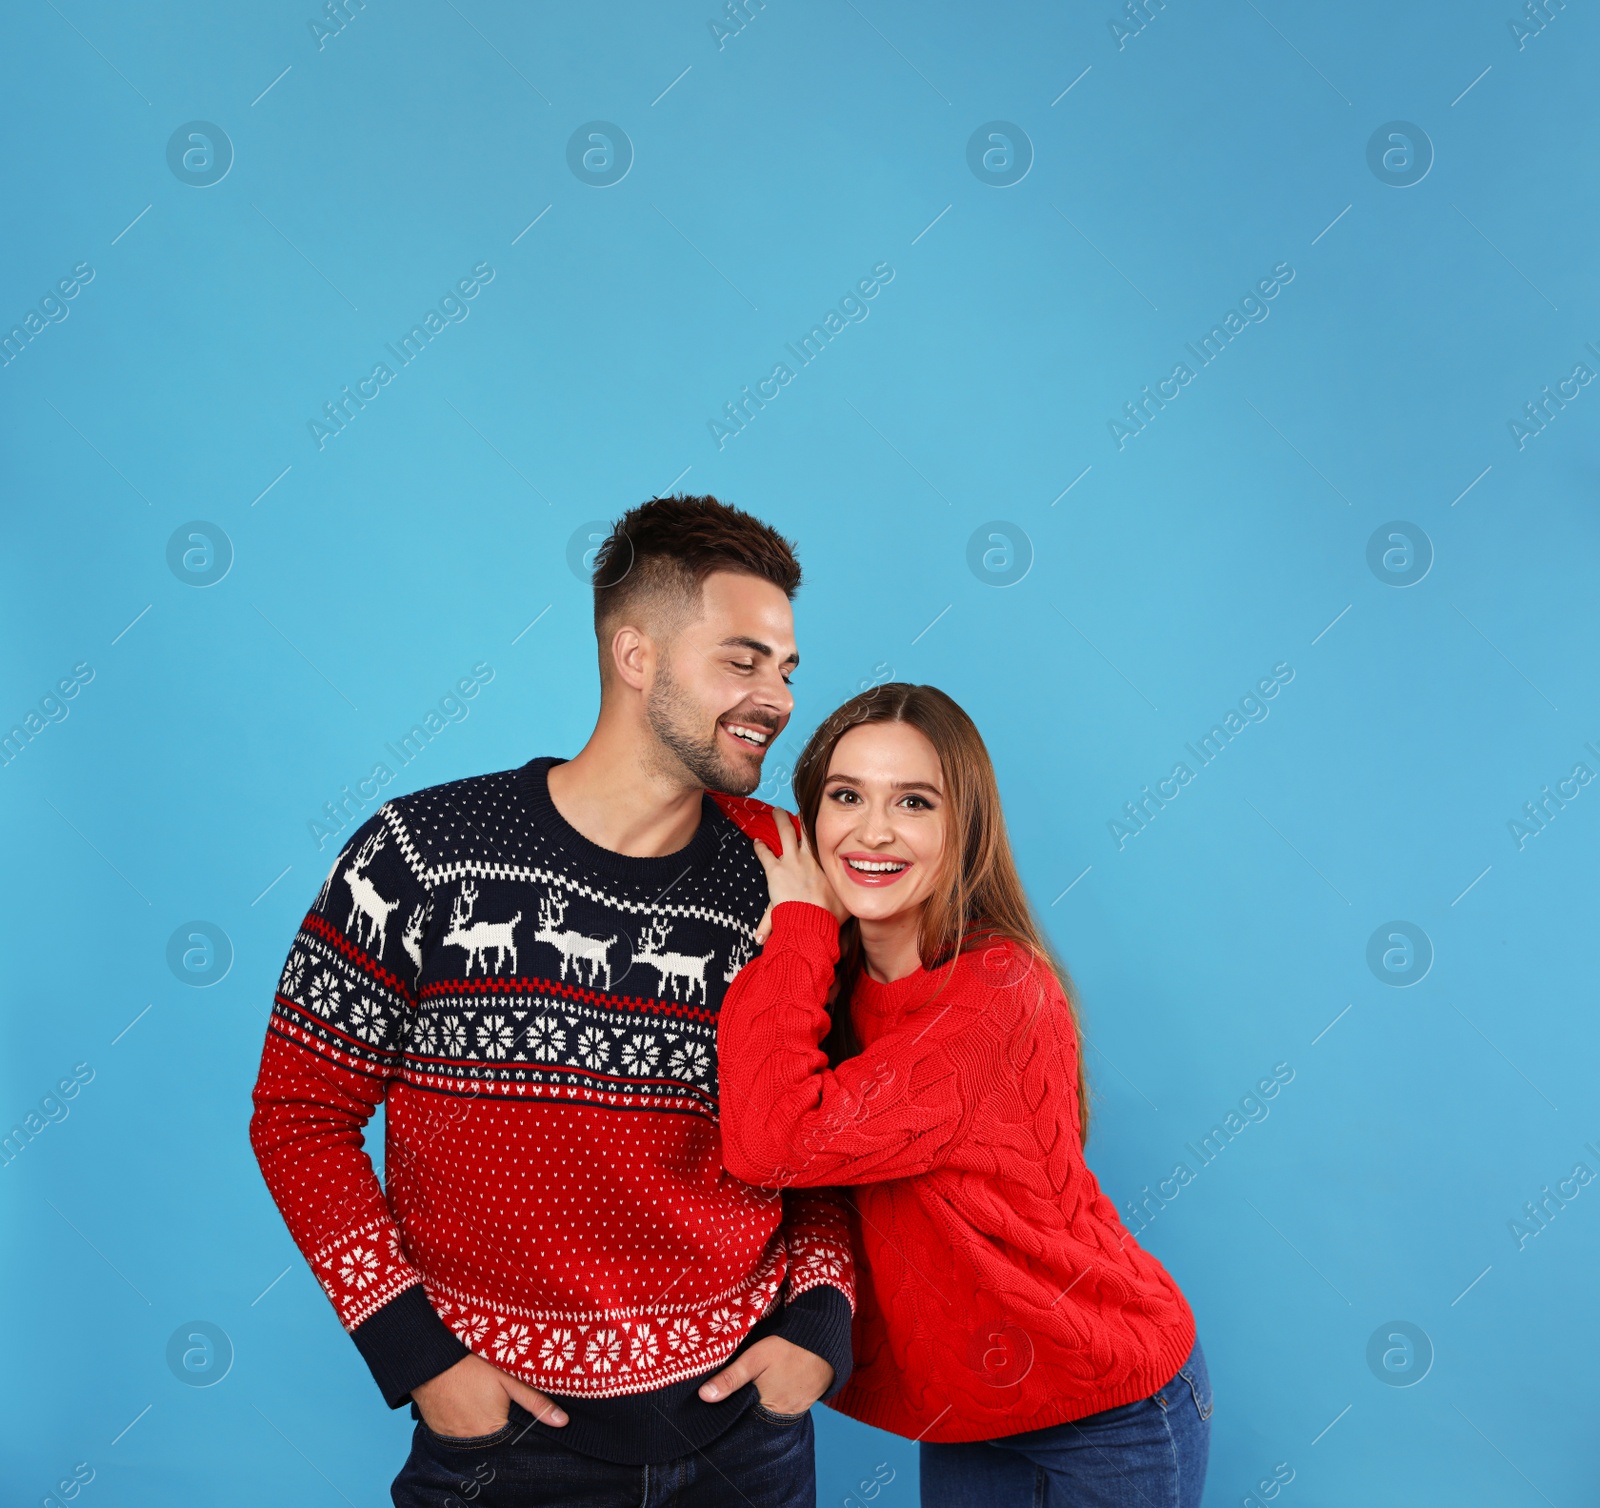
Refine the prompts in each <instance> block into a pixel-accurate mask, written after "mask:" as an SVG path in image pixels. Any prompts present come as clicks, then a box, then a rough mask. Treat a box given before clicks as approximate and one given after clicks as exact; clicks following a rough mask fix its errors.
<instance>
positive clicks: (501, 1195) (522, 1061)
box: [250, 759, 854, 1461]
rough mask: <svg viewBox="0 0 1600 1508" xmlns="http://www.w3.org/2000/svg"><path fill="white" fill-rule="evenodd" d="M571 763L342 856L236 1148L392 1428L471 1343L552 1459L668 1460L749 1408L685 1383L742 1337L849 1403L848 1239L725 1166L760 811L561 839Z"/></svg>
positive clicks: (438, 793)
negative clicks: (390, 1409)
mask: <svg viewBox="0 0 1600 1508" xmlns="http://www.w3.org/2000/svg"><path fill="white" fill-rule="evenodd" d="M555 763H557V761H555V760H552V759H536V760H533V761H532V762H531V763H529V764H527V765H525V766H523V767H522V768H521V769H518V770H509V771H505V772H502V773H499V774H494V775H485V776H478V777H475V778H472V779H468V780H461V781H456V782H453V783H451V784H448V785H441V786H435V787H432V788H431V789H428V790H424V791H419V792H417V793H416V794H414V795H411V796H405V797H401V798H400V799H398V800H395V801H391V802H389V803H388V804H387V805H385V806H384V807H382V808H381V809H380V810H379V811H378V812H377V813H376V814H375V815H374V816H373V817H372V818H371V819H370V820H368V821H367V822H366V823H365V824H364V825H363V826H362V827H361V828H360V829H359V830H358V831H357V832H356V833H355V834H354V836H353V837H352V838H351V839H350V841H349V843H348V844H347V845H346V846H345V848H344V850H343V852H342V853H341V854H340V855H339V858H338V859H337V860H336V861H335V863H334V866H333V869H332V870H331V871H330V872H329V874H328V877H327V879H326V880H325V881H324V882H323V886H322V889H321V892H320V893H319V894H318V896H317V898H316V901H315V903H314V904H313V906H312V907H311V910H310V912H309V913H308V914H307V916H306V918H305V920H304V922H302V924H301V926H300V930H299V933H298V935H297V937H296V938H295V941H294V946H293V947H292V949H291V950H290V953H289V957H288V961H287V963H286V964H285V966H284V970H283V975H282V978H281V981H280V983H279V986H278V992H277V1002H276V1006H275V1008H274V1010H273V1013H272V1018H271V1023H270V1025H269V1028H268V1031H267V1039H266V1046H265V1049H264V1051H263V1053H262V1059H261V1071H260V1076H259V1079H258V1081H257V1083H256V1088H255V1095H254V1099H255V1114H254V1116H253V1118H252V1120H251V1124H250V1138H251V1143H252V1145H253V1146H254V1148H255V1152H256V1156H257V1158H258V1159H259V1161H260V1164H261V1170H262V1173H263V1175H264V1176H265V1178H266V1181H267V1186H268V1188H269V1189H270V1190H271V1193H272V1197H273V1198H274V1199H275V1200H276V1202H277V1205H278V1208H279V1209H280V1210H281V1211H282V1213H283V1216H284V1219H285V1221H286V1222H287V1224H288V1226H289V1230H290V1232H291V1234H292V1235H293V1237H294V1239H295V1242H296V1244H297V1245H298V1246H299V1248H300V1250H301V1251H302V1253H303V1254H304V1255H305V1257H306V1260H307V1261H308V1262H309V1263H310V1264H311V1268H312V1270H313V1272H314V1273H315V1274H316V1277H317V1280H318V1281H319V1282H320V1283H321V1284H322V1286H323V1288H324V1290H325V1291H326V1292H327V1294H328V1296H329V1298H331V1299H332V1301H333V1304H334V1308H335V1309H336V1310H337V1311H338V1314H339V1318H340V1320H341V1321H342V1322H343V1323H344V1326H345V1328H346V1329H347V1330H348V1331H350V1333H351V1335H352V1336H353V1338H354V1339H355V1342H356V1345H357V1346H358V1347H359V1348H360V1350H361V1353H362V1355H363V1356H364V1357H365V1358H366V1361H367V1363H368V1365H369V1367H370V1368H371V1370H372V1373H373V1376H374V1377H375V1379H376V1380H377V1382H378V1385H379V1387H380V1388H381V1389H382V1391H383V1393H384V1396H385V1398H386V1399H387V1400H388V1401H389V1403H390V1404H391V1406H396V1407H398V1406H399V1405H400V1404H401V1403H403V1402H405V1401H406V1399H407V1398H408V1396H409V1394H410V1391H411V1389H412V1388H413V1387H415V1386H417V1385H418V1384H420V1383H422V1382H425V1381H427V1380H428V1379H429V1378H432V1377H435V1376H437V1375H438V1374H439V1373H440V1372H442V1371H444V1370H445V1369H446V1368H448V1367H450V1366H452V1365H453V1364H454V1363H455V1362H456V1361H458V1360H459V1359H460V1358H461V1357H462V1356H464V1355H465V1354H466V1353H467V1351H468V1350H471V1351H473V1352H475V1353H476V1354H477V1355H479V1356H481V1357H483V1358H484V1359H485V1360H487V1361H489V1362H492V1363H493V1364H494V1365H495V1366H497V1367H499V1368H501V1369H503V1370H504V1371H506V1372H509V1373H511V1374H512V1375H513V1376H516V1377H519V1378H521V1379H522V1380H523V1381H525V1382H527V1383H528V1384H530V1385H531V1386H533V1387H535V1388H538V1389H540V1390H542V1391H543V1392H546V1393H550V1394H553V1395H556V1396H558V1397H560V1398H561V1400H562V1403H563V1406H564V1407H565V1408H566V1410H567V1413H568V1414H569V1416H570V1418H571V1423H569V1424H568V1425H567V1426H566V1427H565V1428H563V1429H560V1430H552V1431H550V1433H551V1435H552V1437H553V1438H559V1439H560V1440H561V1441H562V1442H563V1443H564V1444H566V1445H568V1446H570V1447H572V1448H575V1449H578V1450H582V1451H585V1452H588V1453H590V1454H595V1455H600V1456H605V1457H607V1458H608V1459H613V1460H619V1459H632V1460H639V1461H647V1460H665V1459H669V1458H671V1457H675V1456H679V1455H682V1454H684V1453H685V1452H686V1451H688V1450H690V1449H693V1448H695V1447H696V1446H698V1445H702V1444H705V1443H707V1442H708V1441H709V1440H711V1439H713V1438H715V1437H716V1435H717V1434H719V1433H720V1432H721V1431H722V1430H723V1429H725V1428H727V1427H728V1425H730V1424H732V1423H733V1421H734V1419H735V1418H737V1416H738V1414H739V1413H740V1412H742V1409H743V1406H744V1405H745V1404H747V1403H748V1402H750V1401H752V1400H753V1398H754V1395H755V1390H754V1388H753V1386H751V1385H746V1387H745V1388H744V1389H743V1390H741V1391H742V1393H743V1394H745V1395H746V1396H745V1397H744V1398H743V1399H742V1400H741V1399H739V1398H738V1397H736V1398H734V1399H729V1400H726V1401H724V1402H723V1403H721V1404H706V1403H703V1402H702V1401H701V1400H700V1399H699V1398H698V1396H697V1394H696V1389H697V1387H698V1384H699V1382H700V1381H701V1380H703V1378H704V1377H705V1376H706V1375H707V1374H708V1373H710V1372H712V1371H714V1370H715V1369H716V1368H718V1367H719V1366H721V1365H722V1364H724V1363H725V1362H726V1361H727V1360H728V1358H729V1357H731V1356H732V1355H733V1354H734V1352H735V1351H736V1350H738V1349H739V1348H740V1347H741V1345H742V1344H744V1343H747V1342H748V1341H749V1340H751V1339H752V1338H753V1337H754V1336H756V1335H761V1334H768V1333H777V1334H781V1335H782V1336H784V1338H785V1339H787V1340H790V1341H792V1342H793V1343H794V1344H796V1345H800V1346H803V1347H805V1349H807V1350H810V1351H813V1352H815V1353H817V1354H818V1355H821V1356H823V1357H824V1358H825V1359H826V1360H828V1361H829V1362H831V1363H832V1364H833V1366H834V1370H835V1374H836V1375H835V1380H834V1388H835V1390H837V1389H838V1388H839V1387H842V1386H843V1385H844V1383H845V1381H846V1380H847V1378H848V1376H849V1371H850V1354H849V1331H850V1318H851V1311H852V1309H853V1305H854V1272H853V1266H852V1260H851V1250H850V1237H849V1230H848V1225H847V1220H846V1215H845V1211H844V1206H843V1205H842V1203H841V1202H840V1200H839V1197H838V1196H836V1195H834V1194H832V1193H828V1192H825V1191H811V1190H805V1191H792V1192H785V1193H782V1194H779V1193H777V1192H774V1191H771V1190H766V1189H759V1188H755V1187H752V1186H751V1185H749V1184H746V1183H742V1182H740V1181H739V1180H738V1179H736V1178H734V1177H732V1176H731V1175H730V1174H728V1173H727V1172H725V1171H724V1169H723V1165H722V1140H721V1132H720V1125H719V1121H720V1117H719V1109H718V1075H717V1055H716V1036H717V1016H718V1011H719V1009H720V1007H721V1004H722V997H723V994H724V992H725V991H726V990H727V987H728V984H729V983H730V982H731V981H732V979H733V977H734V976H735V975H736V974H737V973H738V971H739V969H740V968H741V967H742V966H743V965H744V964H745V963H747V962H748V961H749V960H750V958H751V956H752V955H753V953H754V951H755V940H754V928H755V926H756V924H757V922H758V921H759V919H760V917H761V913H762V911H763V910H764V908H765V905H766V882H765V876H764V875H763V873H762V870H761V867H760V864H759V862H758V861H757V859H756V857H755V853H754V851H753V848H752V846H751V843H750V841H749V839H748V838H747V837H746V836H745V833H744V830H742V828H741V825H740V824H742V825H743V828H744V829H749V830H752V831H754V830H757V829H759V828H760V827H761V826H763V825H770V823H771V821H772V818H771V816H770V813H769V809H767V808H765V807H762V806H760V804H759V803H755V802H748V801H738V800H733V799H729V798H717V799H715V800H714V799H712V798H711V797H709V796H708V797H707V798H706V799H705V801H704V804H703V810H702V815H701V821H700V826H699V829H698V830H697V832H696V833H695V836H694V838H693V840H692V841H691V842H690V843H689V845H688V846H687V847H686V848H684V849H682V850H680V851H679V852H677V853H674V854H670V855H666V856H664V857H660V858H630V857H626V856H624V855H621V854H616V853H613V852H611V851H609V850H607V849H603V848H600V847H599V846H597V845H596V844H594V843H591V842H590V841H589V840H588V839H586V838H585V837H584V836H583V835H582V834H581V833H579V832H577V831H576V830H575V829H574V828H573V827H572V826H571V825H570V824H568V823H567V822H566V821H565V820H564V819H563V818H562V817H561V815H560V813H559V812H558V811H557V810H556V808H555V806H554V804H553V803H552V801H551V799H550V793H549V785H548V781H547V778H546V777H547V773H548V770H549V768H550V766H551V765H552V764H555ZM719 801H720V802H721V803H722V805H719V804H718V802H719ZM724 807H726V809H727V810H726V811H725V810H724V809H723V808H724ZM729 813H732V814H733V815H732V816H731V817H730V815H729ZM735 819H736V820H735ZM380 1104H382V1105H383V1106H384V1109H385V1115H384V1133H385V1135H384V1149H385V1155H384V1175H385V1176H384V1183H383V1185H382V1186H380V1184H379V1182H378V1179H377V1177H376V1176H375V1174H374V1172H373V1166H372V1163H371V1161H370V1159H369V1158H368V1156H367V1153H366V1152H365V1151H364V1150H363V1146H362V1128H363V1127H364V1126H365V1125H366V1123H367V1121H368V1120H369V1118H370V1117H371V1116H372V1114H373V1112H374V1111H375V1110H376V1109H377V1107H378V1106H379V1105H380ZM758 1324H759V1326H760V1328H759V1330H758V1329H757V1326H758ZM536 1427H537V1428H538V1429H541V1430H544V1429H546V1428H547V1426H544V1425H538V1426H536Z"/></svg>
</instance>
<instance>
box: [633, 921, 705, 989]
mask: <svg viewBox="0 0 1600 1508" xmlns="http://www.w3.org/2000/svg"><path fill="white" fill-rule="evenodd" d="M670 930H671V924H670V923H669V922H666V921H652V922H651V923H650V925H649V926H648V927H646V928H645V930H644V933H643V935H642V936H641V937H640V939H639V945H638V947H636V948H635V949H634V950H633V957H634V961H635V962H636V963H647V964H649V965H650V967H651V968H652V969H654V970H655V971H656V974H657V975H658V976H659V978H658V981H657V985H656V988H657V990H658V991H659V992H660V993H661V994H662V995H665V994H666V993H667V992H668V990H669V988H670V990H671V993H672V998H673V999H674V1000H677V999H682V1000H683V1001H685V1002H686V1003H687V1002H688V1001H690V1000H692V999H694V992H695V990H696V989H697V988H698V990H699V991H700V1000H701V1003H702V1004H704V1002H705V998H706V965H707V964H708V963H709V962H710V961H711V959H712V957H713V955H712V954H710V953H706V954H704V955H696V954H692V953H663V952H662V951H661V948H662V945H663V944H664V943H665V942H666V940H667V934H668V932H669V931H670ZM680 980H681V981H682V985H681V988H682V994H681V995H680V993H679V989H680V984H679V981H680Z"/></svg>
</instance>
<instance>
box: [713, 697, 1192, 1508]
mask: <svg viewBox="0 0 1600 1508" xmlns="http://www.w3.org/2000/svg"><path fill="white" fill-rule="evenodd" d="M794 789H795V799H796V802H797V805H798V807H799V822H800V827H801V832H800V838H799V841H794V840H793V839H792V837H791V834H792V833H793V828H792V827H790V828H787V829H785V825H784V824H782V823H780V824H779V829H780V830H783V840H782V847H783V849H784V851H783V853H782V854H777V853H774V852H773V850H772V849H771V848H769V847H767V846H766V845H764V844H758V845H757V850H756V851H757V853H758V854H759V855H760V857H761V861H762V864H763V865H764V867H765V868H766V871H767V879H768V885H769V888H770V893H771V908H770V910H769V912H768V915H767V918H766V920H765V921H764V924H763V931H764V932H766V946H765V949H764V951H763V952H762V954H761V956H760V957H759V958H757V959H756V960H755V961H754V962H752V963H749V964H747V965H746V966H745V968H744V969H743V971H742V972H741V973H740V974H739V976H738V978H737V979H736V980H735V982H734V985H733V987H732V989H730V990H729V992H728V995H727V997H726V998H725V1000H724V1002H723V1006H722V1012H721V1017H720V1023H719V1026H718V1062H719V1072H720V1076H721V1085H722V1136H723V1161H724V1163H725V1165H726V1167H727V1169H728V1171H729V1172H731V1173H732V1174H733V1175H734V1176H735V1177H737V1178H742V1179H745V1180H747V1181H748V1182H751V1183H757V1184H766V1185H770V1186H777V1187H782V1186H785V1185H789V1186H796V1187H808V1186H816V1185H826V1184H848V1185H854V1186H855V1205H856V1230H855V1237H856V1243H857V1246H856V1249H857V1254H858V1260H859V1262H860V1270H861V1272H862V1276H863V1277H864V1279H865V1281H864V1283H863V1285H862V1289H863V1291H862V1293H861V1296H860V1300H859V1305H858V1309H857V1313H856V1321H855V1341H856V1356H857V1360H856V1367H855V1373H854V1376H853V1377H852V1378H851V1381H850V1383H849V1384H848V1386H847V1387H846V1388H845V1389H844V1390H843V1391H842V1392H841V1393H840V1394H839V1395H838V1396H837V1397H836V1398H834V1399H833V1406H834V1407H835V1408H837V1409H840V1410H841V1411H843V1412H844V1413H846V1414H850V1415H852V1416H853V1417H854V1418H857V1419H860V1420H862V1421H863V1422H865V1423H867V1424H873V1425H877V1426H879V1427H881V1428H883V1429H887V1430H891V1431H893V1432H894V1433H895V1434H899V1435H903V1436H906V1437H907V1438H910V1439H915V1440H918V1441H920V1442H921V1466H922V1501H923V1503H924V1504H925V1505H939V1508H966V1505H969V1504H970V1505H976V1504H982V1505H983V1508H1011V1505H1013V1504H1017V1505H1030V1508H1032V1505H1036V1504H1041V1503H1049V1504H1051V1505H1057V1504H1060V1505H1065V1504H1068V1503H1071V1504H1073V1505H1075V1508H1077V1505H1106V1508H1113V1505H1116V1508H1121V1505H1124V1504H1130V1505H1131V1504H1139V1505H1144V1508H1197V1505H1198V1504H1199V1502H1200V1497H1201V1491H1202V1488H1203V1486H1204V1481H1205V1468H1206V1455H1207V1447H1208V1444H1209V1437H1210V1423H1209V1420H1210V1415H1211V1389H1210V1382H1209V1380H1208V1378H1207V1375H1206V1367H1205V1360H1204V1357H1203V1355H1202V1353H1201V1350H1200V1346H1199V1343H1198V1342H1197V1341H1196V1339H1195V1326H1194V1318H1193V1316H1192V1315H1191V1313H1190V1311H1189V1306H1188V1304H1187V1303H1186V1302H1185V1301H1184V1298H1183V1295H1182V1294H1181V1293H1180V1292H1179V1291H1178V1288H1177V1285H1176V1284H1175V1283H1174V1282H1173V1281H1172V1279H1171V1278H1170V1277H1169V1276H1168V1275H1167V1273H1166V1272H1165V1270H1164V1269H1163V1268H1162V1267H1161V1264H1160V1263H1159V1262H1157V1261H1156V1260H1155V1258H1154V1257H1152V1256H1150V1255H1149V1254H1148V1253H1147V1252H1145V1251H1142V1250H1141V1249H1140V1248H1139V1246H1138V1245H1137V1244H1136V1243H1135V1241H1134V1239H1133V1237H1132V1236H1131V1235H1130V1234H1129V1233H1128V1232H1127V1231H1126V1230H1125V1229H1124V1228H1123V1226H1122V1223H1121V1222H1120V1220H1119V1219H1118V1217H1117V1212H1116V1209H1115V1207H1114V1206H1113V1205H1112V1203H1111V1201H1110V1200H1109V1199H1107V1198H1106V1197H1105V1195H1104V1194H1102V1193H1101V1192H1100V1188H1099V1185H1098V1184H1097V1183H1096V1182H1095V1178H1094V1175H1093V1174H1092V1173H1091V1172H1090V1171H1089V1169H1088V1167H1087V1166H1086V1165H1085V1163H1084V1159H1083V1138H1084V1135H1085V1132H1086V1130H1087V1100H1086V1095H1085V1086H1084V1079H1083V1065H1082V1056H1081V1054H1080V1051H1079V1031H1078V1025H1077V1018H1076V1013H1075V1010H1074V1006H1073V1002H1072V994H1071V990H1070V986H1069V983H1068V980H1067V978H1066V975H1065V973H1064V972H1063V971H1062V969H1061V968H1060V966H1059V965H1058V964H1057V963H1055V962H1054V960H1053V958H1052V956H1051V953H1050V950H1049V946H1048V944H1047V943H1046V942H1045V940H1044V936H1043V933H1042V932H1041V930H1040V927H1039V924H1038V922H1037V921H1036V920H1035V918H1034V916H1033V913H1032V911H1031V909H1030V907H1029V904H1028V901H1027V897H1026V896H1025V894H1024V893H1023V889H1022V884H1021V881H1020V880H1019V878H1018V875H1017V870H1016V865H1015V862H1014V860H1013V859H1012V856H1011V849H1010V845H1009V843H1008V841H1007V839H1006V832H1005V826H1004V822H1003V819H1002V816H1001V812H1000V800H999V793H998V789H997V786H996V783H995V777H994V769H993V766H992V765H991V763H990V761H989V755H988V751H987V750H986V749H985V747H984V744H983V740H982V738H981V737H980V736H979V734H978V730H977V729H976V728H975V727H974V726H973V724H972V721H971V719H970V718H968V717H967V715H966V713H964V712H963V711H962V710H961V708H960V707H958V706H957V705H956V704H955V702H953V701H952V700H951V699H950V698H949V697H948V696H946V695H945V694H944V693H943V692H941V691H937V690H935V689H934V688H933V687H931V686H910V685H903V684H891V685H885V686H880V687H876V688H874V689H873V690H872V691H870V692H867V693H865V694H863V695H861V696H858V697H856V698H854V699H852V700H851V701H849V702H847V703H845V705H844V706H843V707H841V708H840V709H839V710H838V711H837V712H835V713H834V714H833V716H832V717H830V718H829V719H828V720H827V721H826V722H825V723H824V724H823V725H822V726H821V727H820V728H819V729H818V730H817V732H816V733H815V734H814V735H813V737H812V739H811V741H810V743H809V744H808V745H807V747H806V750H805V752H804V754H803V755H802V756H801V758H800V762H799V765H798V767H797V769H796V771H795V779H794ZM791 820H793V819H791ZM774 836H776V834H774ZM841 922H842V925H841ZM830 1003H831V1005H832V1014H831V1016H830V1009H829V1007H830ZM825 1038H826V1041H824V1039H825ZM819 1045H821V1046H822V1048H823V1049H824V1050H819Z"/></svg>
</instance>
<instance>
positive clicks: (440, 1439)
mask: <svg viewBox="0 0 1600 1508" xmlns="http://www.w3.org/2000/svg"><path fill="white" fill-rule="evenodd" d="M515 1409H517V1406H515V1404H512V1415H510V1417H509V1418H507V1420H506V1423H504V1425H501V1426H499V1430H491V1431H490V1433H488V1434H440V1433H438V1431H437V1430H429V1426H427V1420H418V1426H419V1428H421V1430H422V1433H424V1434H426V1436H427V1439H429V1441H430V1442H432V1444H435V1446H442V1447H443V1449H445V1450H486V1449H488V1447H490V1446H502V1444H506V1441H509V1439H510V1438H512V1436H514V1434H515V1433H517V1431H518V1428H520V1425H518V1423H517V1415H515Z"/></svg>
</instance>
